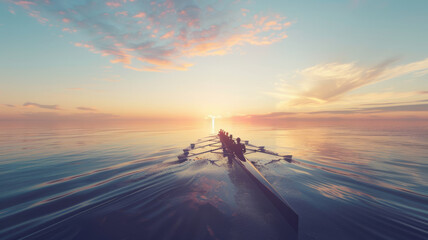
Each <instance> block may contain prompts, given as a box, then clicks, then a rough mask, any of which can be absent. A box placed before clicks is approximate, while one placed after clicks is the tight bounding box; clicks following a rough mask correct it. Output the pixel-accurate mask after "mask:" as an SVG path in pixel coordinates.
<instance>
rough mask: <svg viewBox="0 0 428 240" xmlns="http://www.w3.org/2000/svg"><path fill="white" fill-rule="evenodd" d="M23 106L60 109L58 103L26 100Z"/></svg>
mask: <svg viewBox="0 0 428 240" xmlns="http://www.w3.org/2000/svg"><path fill="white" fill-rule="evenodd" d="M22 106H24V107H38V108H44V109H50V110H60V108H59V106H58V105H43V104H38V103H33V102H26V103H24V104H23V105H22Z"/></svg>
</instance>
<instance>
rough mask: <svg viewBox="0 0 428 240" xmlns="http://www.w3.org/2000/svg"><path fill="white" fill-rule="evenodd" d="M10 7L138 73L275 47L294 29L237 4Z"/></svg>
mask: <svg viewBox="0 0 428 240" xmlns="http://www.w3.org/2000/svg"><path fill="white" fill-rule="evenodd" d="M9 1H10V2H12V3H13V4H15V5H19V6H22V7H24V9H26V10H27V11H28V12H29V14H30V15H32V16H33V17H35V18H36V19H38V21H40V22H47V21H54V22H57V24H58V25H59V26H61V25H62V27H60V28H61V29H63V31H65V32H70V33H73V32H75V30H76V31H79V32H80V33H82V34H83V36H86V37H85V38H84V39H81V40H80V41H79V42H78V43H76V46H79V47H85V48H87V49H88V50H89V51H91V52H94V53H97V54H100V55H102V56H106V57H109V58H110V60H111V62H112V63H120V64H123V65H124V67H126V68H128V69H134V70H137V71H165V70H187V69H188V68H189V67H190V66H192V65H193V63H192V62H191V58H193V57H198V56H214V55H224V54H228V53H230V52H232V51H233V50H234V49H235V48H238V47H239V46H242V45H269V44H273V43H275V42H278V41H281V40H283V39H285V38H286V37H287V35H286V33H285V30H286V28H287V27H288V26H289V25H290V24H291V23H290V22H289V21H287V20H286V18H285V17H284V16H281V15H278V14H263V13H255V11H250V10H249V9H247V8H248V7H249V6H247V5H248V3H243V2H241V1H234V0H229V1H220V2H215V4H214V2H212V1H192V0H187V1H184V0H165V1H147V0H145V1H109V2H105V1H101V0H95V1H67V0H62V1H61V0H58V1H45V0H28V1H17V0H9ZM242 9H245V10H242ZM253 12H254V13H253ZM243 13H245V14H243ZM250 13H252V14H250ZM42 15H43V17H42ZM46 16H48V17H49V20H48V19H47V18H46ZM64 25H67V26H64Z"/></svg>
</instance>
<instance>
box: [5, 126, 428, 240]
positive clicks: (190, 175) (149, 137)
mask: <svg viewBox="0 0 428 240" xmlns="http://www.w3.org/2000/svg"><path fill="white" fill-rule="evenodd" d="M216 127H219V128H225V129H227V130H229V131H230V132H232V133H234V135H235V136H240V137H242V138H244V139H246V140H250V143H252V144H255V145H264V146H265V147H266V148H267V149H269V150H272V151H276V152H279V153H282V154H293V161H292V162H291V163H289V162H286V161H283V160H279V159H278V158H275V157H272V156H264V155H262V154H258V153H257V154H251V155H248V158H249V159H250V160H251V161H253V162H254V163H255V165H256V166H257V168H258V169H259V170H260V172H261V173H262V174H263V175H264V176H265V177H266V178H267V179H268V180H269V181H270V182H271V183H272V185H274V187H275V188H276V189H277V190H278V192H280V194H281V195H282V196H283V197H284V198H286V199H287V201H288V202H289V203H290V205H291V206H292V207H293V208H294V209H295V211H296V212H297V213H298V215H299V217H300V229H299V234H298V238H299V239H428V204H427V203H428V186H427V185H428V184H427V183H428V141H427V140H428V124H427V123H420V122H419V123H417V122H400V123H358V124H357V123H341V124H338V123H323V124H310V123H287V124H282V125H273V124H272V125H268V124H265V125H237V124H233V123H221V122H220V123H217V126H216ZM211 132H212V129H211V126H210V125H209V123H203V124H181V123H180V124H178V123H177V124H167V123H164V124H110V125H96V124H95V125H77V124H76V125H55V124H45V125H40V124H39V125H28V124H27V125H26V124H11V123H7V124H6V123H0V183H1V184H0V239H19V238H28V239H285V238H296V236H293V234H292V233H291V232H290V231H289V228H287V224H286V223H284V222H283V219H281V218H280V217H278V214H277V213H276V211H275V209H274V208H273V207H272V206H271V205H270V203H269V201H267V199H265V197H264V196H263V195H262V194H260V192H259V191H258V189H257V187H255V186H254V185H253V184H252V183H251V181H250V180H248V178H247V176H246V175H244V174H243V173H242V171H240V169H239V168H237V167H236V166H234V165H230V164H228V163H227V162H226V161H225V159H224V158H223V157H222V156H218V154H207V155H202V156H201V157H198V158H194V159H190V160H188V161H178V160H177V157H176V156H177V155H178V154H180V153H181V152H182V151H181V149H183V148H185V147H187V146H188V145H189V143H191V142H195V141H197V140H198V139H201V140H200V141H203V140H204V139H207V138H204V137H207V136H209V135H211Z"/></svg>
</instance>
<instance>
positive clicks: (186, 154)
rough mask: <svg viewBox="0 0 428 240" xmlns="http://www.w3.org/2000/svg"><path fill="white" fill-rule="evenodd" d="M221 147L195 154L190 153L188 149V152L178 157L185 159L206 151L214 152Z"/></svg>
mask: <svg viewBox="0 0 428 240" xmlns="http://www.w3.org/2000/svg"><path fill="white" fill-rule="evenodd" d="M219 149H222V147H219V148H215V149H211V150H208V151H205V152H200V153H194V154H191V155H189V151H187V152H186V151H185V152H184V153H183V154H182V155H179V156H178V159H179V160H183V159H186V158H189V157H194V156H198V155H201V154H204V153H208V152H213V151H216V150H219Z"/></svg>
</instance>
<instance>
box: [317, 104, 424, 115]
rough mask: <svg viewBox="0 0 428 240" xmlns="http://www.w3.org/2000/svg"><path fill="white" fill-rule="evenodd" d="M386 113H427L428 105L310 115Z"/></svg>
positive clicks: (319, 112) (371, 108) (334, 111)
mask: <svg viewBox="0 0 428 240" xmlns="http://www.w3.org/2000/svg"><path fill="white" fill-rule="evenodd" d="M386 112H388V113H389V112H427V113H428V104H411V105H399V106H383V107H368V108H358V109H354V110H333V111H318V112H310V114H322V113H328V114H355V113H386Z"/></svg>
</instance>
